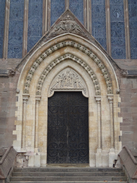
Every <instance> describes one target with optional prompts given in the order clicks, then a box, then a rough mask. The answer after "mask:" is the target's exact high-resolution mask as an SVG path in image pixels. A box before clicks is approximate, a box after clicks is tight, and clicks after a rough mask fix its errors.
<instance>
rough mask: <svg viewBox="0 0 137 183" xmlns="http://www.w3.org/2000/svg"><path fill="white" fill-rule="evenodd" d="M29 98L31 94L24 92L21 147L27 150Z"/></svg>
mask: <svg viewBox="0 0 137 183" xmlns="http://www.w3.org/2000/svg"><path fill="white" fill-rule="evenodd" d="M28 99H29V94H23V107H22V138H21V139H22V142H21V148H22V150H23V151H26V108H27V102H28Z"/></svg>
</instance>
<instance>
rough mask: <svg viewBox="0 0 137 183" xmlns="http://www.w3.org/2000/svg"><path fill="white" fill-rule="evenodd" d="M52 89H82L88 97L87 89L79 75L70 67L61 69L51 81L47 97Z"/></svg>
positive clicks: (51, 93)
mask: <svg viewBox="0 0 137 183" xmlns="http://www.w3.org/2000/svg"><path fill="white" fill-rule="evenodd" d="M54 91H82V93H83V95H84V96H86V97H88V90H87V86H86V84H85V82H84V80H83V79H82V78H81V76H80V75H79V74H78V73H76V72H75V71H74V70H73V69H71V68H66V69H64V70H63V71H61V72H60V73H59V74H58V75H57V76H56V77H55V78H54V79H53V81H52V83H51V86H50V89H49V97H50V96H52V95H53V94H54Z"/></svg>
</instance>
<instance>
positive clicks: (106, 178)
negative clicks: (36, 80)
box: [10, 176, 126, 181]
mask: <svg viewBox="0 0 137 183" xmlns="http://www.w3.org/2000/svg"><path fill="white" fill-rule="evenodd" d="M10 180H11V181H126V177H125V176H43V177H38V176H36V177H35V176H33V177H31V176H25V177H24V176H21V177H17V176H16V177H11V179H10Z"/></svg>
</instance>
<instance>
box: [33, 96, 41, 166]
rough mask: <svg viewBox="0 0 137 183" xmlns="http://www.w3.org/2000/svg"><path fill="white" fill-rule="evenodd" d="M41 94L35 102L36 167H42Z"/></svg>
mask: <svg viewBox="0 0 137 183" xmlns="http://www.w3.org/2000/svg"><path fill="white" fill-rule="evenodd" d="M40 99H41V96H36V103H35V128H34V129H35V130H34V148H35V160H34V165H35V167H40V152H39V149H38V141H39V132H38V128H39V102H40Z"/></svg>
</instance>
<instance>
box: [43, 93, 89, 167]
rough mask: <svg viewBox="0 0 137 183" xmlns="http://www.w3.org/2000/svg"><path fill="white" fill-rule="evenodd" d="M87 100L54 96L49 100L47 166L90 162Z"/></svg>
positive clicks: (77, 94)
mask: <svg viewBox="0 0 137 183" xmlns="http://www.w3.org/2000/svg"><path fill="white" fill-rule="evenodd" d="M88 138H89V136H88V98H85V97H84V96H83V95H82V92H55V93H54V95H53V96H52V97H50V98H49V99H48V146H47V163H48V164H54V163H55V164H65V163H67V164H77V163H88V162H89V143H88Z"/></svg>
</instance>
